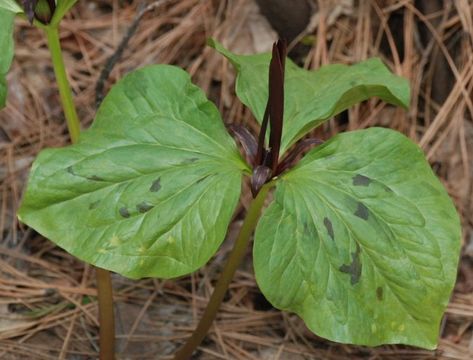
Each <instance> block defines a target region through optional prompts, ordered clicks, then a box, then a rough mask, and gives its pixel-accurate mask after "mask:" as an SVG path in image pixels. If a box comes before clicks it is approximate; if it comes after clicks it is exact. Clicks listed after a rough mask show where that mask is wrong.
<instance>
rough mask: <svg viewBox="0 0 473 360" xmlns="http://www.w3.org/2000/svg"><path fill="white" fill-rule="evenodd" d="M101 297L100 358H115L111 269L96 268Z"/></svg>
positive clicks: (104, 359) (108, 359) (105, 359)
mask: <svg viewBox="0 0 473 360" xmlns="http://www.w3.org/2000/svg"><path fill="white" fill-rule="evenodd" d="M95 271H96V280H97V288H98V299H99V324H100V336H99V337H100V360H113V359H114V358H115V321H114V314H113V290H112V279H111V276H110V271H108V270H104V269H100V268H95Z"/></svg>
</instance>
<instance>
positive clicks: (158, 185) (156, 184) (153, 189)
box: [149, 177, 161, 192]
mask: <svg viewBox="0 0 473 360" xmlns="http://www.w3.org/2000/svg"><path fill="white" fill-rule="evenodd" d="M160 189H161V178H160V177H159V178H157V179H156V180H154V181H153V183H152V184H151V187H150V188H149V191H151V192H157V191H159V190H160Z"/></svg>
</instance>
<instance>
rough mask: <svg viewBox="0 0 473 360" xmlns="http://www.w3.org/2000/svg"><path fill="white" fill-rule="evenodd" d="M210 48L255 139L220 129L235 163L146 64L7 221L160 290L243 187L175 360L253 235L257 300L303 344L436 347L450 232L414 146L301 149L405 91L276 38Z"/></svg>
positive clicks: (371, 140)
mask: <svg viewBox="0 0 473 360" xmlns="http://www.w3.org/2000/svg"><path fill="white" fill-rule="evenodd" d="M209 45H210V46H212V47H213V48H215V49H216V50H217V51H218V52H220V53H221V54H223V55H224V56H225V57H226V58H228V60H229V61H230V62H231V63H232V64H233V65H234V67H235V68H236V70H237V73H238V77H237V80H236V93H237V96H238V97H239V99H240V100H241V101H242V102H243V103H244V104H245V105H246V106H248V107H249V108H250V110H251V111H252V113H253V115H254V116H255V118H256V119H257V120H258V122H259V123H260V124H261V130H260V133H259V136H258V137H256V138H255V137H253V135H252V134H251V133H250V132H249V131H248V130H246V129H245V128H238V127H233V128H232V129H231V130H232V131H231V132H232V133H233V134H234V135H235V138H236V139H237V141H238V142H239V143H240V144H241V148H242V149H243V152H240V150H239V148H238V147H237V145H236V142H235V140H234V139H233V138H232V137H231V136H230V135H229V133H228V132H227V129H226V128H225V126H224V123H223V122H222V119H221V117H220V114H219V112H218V110H217V108H216V107H215V105H214V104H213V103H211V102H210V101H209V100H207V98H206V97H205V94H204V93H203V92H202V90H200V89H199V88H198V87H197V86H195V85H193V84H192V83H191V80H190V77H189V75H188V74H187V73H186V72H185V71H184V70H182V69H180V68H177V67H175V66H169V65H153V66H147V67H145V68H142V69H140V70H136V71H133V72H131V73H129V74H128V75H126V76H125V77H124V78H123V79H122V80H121V81H119V82H118V83H117V84H116V85H115V86H114V87H113V88H112V90H111V91H110V93H109V94H108V95H107V96H106V98H105V100H104V101H103V103H102V104H101V106H100V108H99V110H98V113H97V116H96V118H95V121H94V123H93V125H92V126H91V127H90V129H88V130H86V131H84V132H83V133H82V134H81V135H80V137H79V139H78V141H77V142H76V143H74V144H73V145H71V146H68V147H65V148H59V149H46V150H43V151H42V152H41V153H40V154H39V156H38V158H37V159H36V160H35V162H34V164H33V166H32V169H31V173H30V176H29V181H28V184H27V187H26V191H25V193H24V197H23V201H22V204H21V208H20V210H19V214H18V215H19V218H20V219H21V221H22V222H24V223H25V224H27V225H29V226H31V227H32V228H34V229H35V230H36V231H38V232H39V233H41V234H42V235H44V236H45V237H47V238H49V239H50V240H52V241H53V242H54V243H56V244H57V245H58V246H60V247H61V248H63V249H65V250H66V251H68V252H69V253H71V254H72V255H74V256H76V257H77V258H79V259H82V260H83V261H85V262H87V263H90V264H93V265H95V266H96V267H98V268H101V269H106V270H110V271H113V272H116V273H119V274H121V275H123V276H126V277H129V278H133V279H139V278H144V277H158V278H164V279H169V278H176V277H179V276H183V275H187V274H190V273H192V272H193V271H196V270H197V269H199V268H200V267H202V266H204V265H205V264H206V263H207V262H208V261H209V260H210V259H211V257H212V256H213V255H214V254H215V253H216V251H217V250H218V248H219V246H220V245H221V243H222V241H223V240H224V238H225V235H226V233H227V229H228V226H229V224H230V222H231V220H232V216H233V215H234V211H235V208H236V207H237V204H238V202H239V198H240V195H241V194H240V193H241V188H242V180H243V179H244V178H245V177H246V178H248V179H249V182H250V184H251V191H252V195H253V200H252V202H251V203H250V205H249V207H248V209H247V213H246V217H245V219H244V221H243V225H242V227H241V230H240V233H239V235H238V237H237V240H236V241H235V244H234V248H233V250H232V252H231V253H230V255H229V257H228V260H227V263H226V265H225V267H224V268H223V270H222V272H221V275H220V279H219V280H218V282H217V284H216V286H215V290H214V293H213V294H212V296H211V299H210V301H209V304H208V306H207V308H206V310H205V312H204V314H203V317H202V320H201V321H200V322H199V324H198V326H197V329H196V330H195V332H194V333H193V335H192V336H191V337H190V339H189V340H188V342H187V343H186V344H185V345H184V347H183V348H181V350H180V351H179V352H178V353H177V354H176V357H175V358H176V359H188V358H189V357H190V356H191V354H192V352H193V351H194V349H195V348H196V347H197V346H198V345H199V344H200V342H201V341H202V339H203V338H204V337H205V334H206V332H207V331H208V329H209V327H210V325H211V323H212V321H213V319H214V317H215V314H216V312H217V309H218V306H219V305H220V303H221V302H222V300H223V298H224V294H225V292H226V290H227V288H228V285H229V284H230V282H231V279H232V277H233V275H234V273H235V271H236V269H237V267H238V265H239V264H240V263H241V261H242V260H243V258H244V257H245V256H248V255H247V247H248V243H249V242H250V238H251V235H252V234H253V232H254V242H253V264H254V270H255V276H256V281H257V283H258V286H259V287H260V289H261V291H262V293H263V294H264V296H265V297H266V298H267V299H268V301H269V302H270V303H271V304H272V305H273V306H274V307H276V308H278V309H281V310H285V311H290V312H293V313H296V314H298V315H299V316H300V317H301V318H302V319H303V320H304V322H305V324H306V325H307V327H308V328H309V329H310V330H312V331H313V332H314V333H315V334H317V335H319V336H322V337H324V338H327V339H330V340H333V341H337V342H342V343H350V344H359V345H368V346H376V345H381V344H407V345H414V346H418V347H422V348H426V349H434V348H435V347H436V344H437V338H438V333H439V325H440V320H441V317H442V314H443V312H444V310H445V307H446V305H447V303H448V300H449V296H450V293H451V291H452V288H453V285H454V282H455V277H456V269H457V262H458V258H459V250H460V222H459V218H458V215H457V213H456V211H455V208H454V206H453V203H452V201H451V199H450V198H449V196H448V194H447V192H446V191H445V189H444V187H443V186H442V184H441V183H440V181H439V180H438V179H437V178H436V176H435V175H434V173H433V172H432V170H431V168H430V166H429V164H428V163H427V161H426V159H425V157H424V154H423V152H422V151H421V150H420V149H419V147H418V146H417V145H415V144H414V143H413V142H411V141H410V140H409V139H408V138H406V137H405V136H404V135H402V134H400V133H398V132H396V131H393V130H389V129H385V128H370V129H364V130H358V131H350V132H345V133H342V134H338V135H336V136H334V137H333V138H331V139H329V140H327V141H325V142H323V143H322V142H321V141H320V140H317V139H311V138H307V135H308V134H309V133H310V132H311V131H312V130H313V129H315V128H316V127H318V126H320V125H322V124H323V123H324V122H325V121H327V120H329V119H330V118H332V117H333V116H335V115H337V114H338V113H340V112H341V111H343V110H345V109H347V108H349V107H350V106H352V105H355V104H357V103H359V102H360V101H363V100H366V99H368V98H370V97H378V98H380V99H382V100H384V101H386V102H388V103H391V104H394V105H397V106H403V107H407V105H408V103H409V86H408V83H407V81H406V80H405V79H403V78H400V77H397V76H395V75H393V74H391V73H390V72H389V70H388V69H387V68H386V67H385V66H384V65H383V63H382V62H381V61H380V60H379V59H370V60H367V61H364V62H361V63H358V64H356V65H352V66H346V65H328V66H323V67H321V68H320V69H318V70H317V71H307V70H304V69H301V68H299V67H297V66H296V65H295V64H294V63H293V62H292V61H291V60H289V59H286V49H285V44H284V42H281V41H279V42H278V43H277V44H275V45H274V46H273V51H272V54H271V53H265V54H258V55H249V56H248V55H247V56H242V55H236V54H233V53H231V52H229V51H228V50H226V49H225V48H223V47H222V45H220V44H219V43H217V42H216V41H214V40H210V41H209ZM58 82H59V81H58ZM299 158H301V159H300V160H299ZM111 356H113V355H111Z"/></svg>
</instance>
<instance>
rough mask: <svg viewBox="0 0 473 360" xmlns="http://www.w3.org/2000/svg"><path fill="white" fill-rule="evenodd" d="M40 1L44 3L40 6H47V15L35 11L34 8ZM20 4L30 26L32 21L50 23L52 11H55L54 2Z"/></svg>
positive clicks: (27, 1) (26, 1) (23, 1)
mask: <svg viewBox="0 0 473 360" xmlns="http://www.w3.org/2000/svg"><path fill="white" fill-rule="evenodd" d="M40 1H42V2H44V4H40V5H44V6H46V5H47V6H49V11H48V12H47V14H46V12H45V13H40V12H39V11H36V10H37V8H36V6H37V5H38V3H39V2H40ZM22 4H23V10H24V11H25V14H26V17H27V18H28V20H29V22H30V23H31V24H32V23H33V20H34V19H37V20H39V21H41V22H42V23H43V24H48V23H49V22H50V21H51V18H52V14H54V10H56V2H55V1H54V0H22Z"/></svg>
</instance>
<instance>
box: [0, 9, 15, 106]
mask: <svg viewBox="0 0 473 360" xmlns="http://www.w3.org/2000/svg"><path fill="white" fill-rule="evenodd" d="M14 18H15V13H13V12H11V11H9V10H4V9H3V8H2V7H0V24H2V30H1V31H0V51H1V53H2V55H1V56H0V109H1V108H3V107H4V106H5V102H6V98H7V88H8V86H7V80H6V76H7V73H8V70H9V69H10V65H11V62H12V60H13V20H14Z"/></svg>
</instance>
